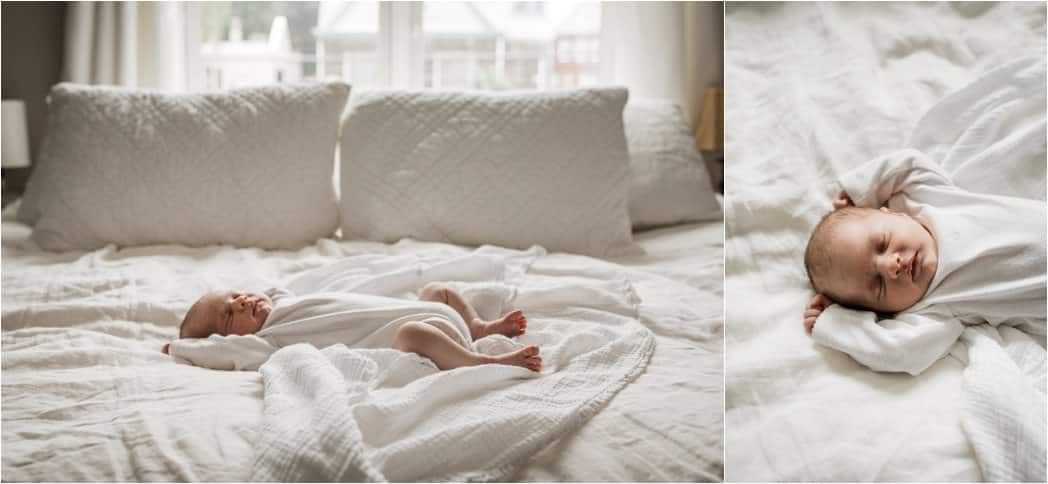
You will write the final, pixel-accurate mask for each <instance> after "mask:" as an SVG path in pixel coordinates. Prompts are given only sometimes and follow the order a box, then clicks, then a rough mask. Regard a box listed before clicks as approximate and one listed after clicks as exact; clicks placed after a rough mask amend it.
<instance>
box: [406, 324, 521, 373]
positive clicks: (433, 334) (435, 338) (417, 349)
mask: <svg viewBox="0 0 1048 484" xmlns="http://www.w3.org/2000/svg"><path fill="white" fill-rule="evenodd" d="M393 348H394V349H398V350H400V351H406V352H410V353H416V354H418V355H421V356H424V357H426V358H429V359H431V360H433V363H435V364H436V365H437V368H440V369H441V370H450V369H453V368H459V367H462V366H475V365H484V364H488V363H498V364H503V365H515V366H520V367H524V368H527V369H529V370H532V371H539V370H541V369H542V357H540V356H539V348H538V346H528V347H525V348H521V349H519V350H517V351H513V352H510V353H506V354H502V355H498V356H488V355H483V354H480V353H476V352H473V351H470V350H468V349H466V348H463V347H462V345H460V344H458V343H456V342H455V340H453V339H451V337H450V336H448V335H447V334H445V333H444V332H443V331H441V330H439V329H437V328H435V327H433V326H432V325H429V324H426V323H423V322H420V321H410V322H407V323H404V325H403V326H401V327H400V328H399V329H397V334H396V336H395V337H394V338H393Z"/></svg>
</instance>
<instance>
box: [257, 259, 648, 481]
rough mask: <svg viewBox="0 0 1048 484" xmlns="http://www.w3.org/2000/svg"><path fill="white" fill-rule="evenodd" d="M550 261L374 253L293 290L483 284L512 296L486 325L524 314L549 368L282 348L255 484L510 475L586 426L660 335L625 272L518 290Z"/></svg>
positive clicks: (269, 383)
mask: <svg viewBox="0 0 1048 484" xmlns="http://www.w3.org/2000/svg"><path fill="white" fill-rule="evenodd" d="M541 253H543V251H541V249H532V250H531V251H525V252H520V251H512V250H506V249H498V248H494V247H484V248H481V249H478V250H477V251H475V252H473V253H471V254H469V255H466V256H449V257H444V258H442V257H441V256H439V255H433V256H432V257H431V258H430V259H428V260H425V261H420V260H419V259H418V258H415V257H407V258H404V257H395V256H381V255H379V256H369V258H368V259H367V260H363V263H361V264H352V263H341V264H335V265H332V266H329V267H326V268H324V269H320V270H316V271H310V273H309V274H308V275H303V276H300V277H299V278H297V279H296V280H294V281H292V282H291V283H290V284H291V285H293V286H294V287H295V288H296V289H297V290H298V291H306V290H309V289H310V288H315V287H322V288H326V289H327V290H332V289H337V290H340V291H341V290H350V291H362V292H366V293H369V294H374V295H381V296H397V295H399V294H401V293H402V292H411V291H417V290H418V289H419V288H420V287H422V286H423V285H425V284H426V283H427V282H430V281H431V280H448V279H451V280H455V281H458V282H456V283H455V284H456V286H457V288H458V289H461V290H462V292H463V294H464V295H465V296H466V297H467V299H470V298H471V297H474V296H476V297H480V298H481V299H482V298H484V297H485V295H490V294H492V293H491V291H489V290H487V289H486V288H489V287H491V286H492V285H494V284H499V285H500V287H503V288H506V287H509V288H511V289H510V294H509V298H507V299H505V300H499V299H501V297H500V296H499V297H494V296H493V297H492V298H491V299H492V302H497V304H486V303H484V302H482V301H478V300H476V299H471V302H474V303H475V304H477V305H478V311H479V312H481V316H482V317H488V315H485V314H484V312H485V311H486V312H489V313H490V312H500V311H504V310H505V309H507V308H508V306H507V304H510V303H512V305H513V306H514V307H519V308H521V309H523V310H524V311H525V313H526V314H528V318H529V326H528V331H527V333H526V334H525V335H523V336H520V337H518V338H516V340H517V341H516V343H517V344H526V345H532V344H533V345H538V346H539V347H540V348H541V351H542V357H543V362H544V369H543V371H542V372H541V373H535V372H532V371H530V370H527V369H524V368H521V367H516V366H507V365H481V366H474V367H464V368H458V369H455V370H450V371H438V370H437V369H436V368H435V367H434V366H433V365H432V364H431V363H430V362H429V361H428V360H426V359H424V358H421V357H419V356H417V355H415V354H412V353H403V352H399V351H395V350H392V349H349V348H347V347H346V346H344V345H334V346H329V347H327V348H324V349H322V350H320V349H317V348H315V347H314V346H310V345H303V344H297V345H291V346H287V347H284V348H281V349H280V350H279V351H277V352H276V353H274V354H273V355H272V356H271V357H270V359H269V361H267V362H266V364H265V365H263V366H262V368H261V369H260V372H261V373H262V375H263V381H264V407H265V408H264V416H263V423H262V427H261V430H260V434H259V439H258V441H257V444H256V452H255V465H254V473H253V475H252V477H251V479H252V480H254V481H281V482H289V481H331V480H339V481H401V482H404V481H417V480H431V481H445V480H449V481H476V480H482V481H490V480H498V479H505V478H507V477H508V476H510V475H511V473H512V472H513V471H514V470H516V469H517V467H518V466H519V465H520V464H522V463H523V462H524V461H525V459H526V458H527V457H529V456H531V455H532V454H534V453H535V452H537V451H538V450H540V449H542V448H543V447H545V446H546V445H548V444H549V443H550V442H552V441H553V440H555V439H556V438H558V437H559V436H561V435H563V434H564V433H565V432H568V431H570V430H573V429H575V428H578V427H579V426H580V425H581V424H582V423H583V422H585V421H586V420H587V419H588V418H589V417H591V416H592V415H593V414H595V413H596V412H597V411H598V410H599V409H600V408H601V407H602V406H603V405H604V404H605V403H606V402H607V401H608V400H609V399H610V398H611V397H612V396H613V395H614V394H615V393H616V392H617V391H618V390H619V389H621V388H622V387H623V386H625V385H626V384H627V383H629V382H630V381H631V380H632V379H633V378H635V377H636V376H637V375H638V374H640V372H641V371H643V369H644V367H645V365H646V364H647V362H648V360H649V358H650V356H651V353H652V352H653V350H654V345H655V342H654V337H653V335H652V334H651V332H650V331H649V330H648V329H647V328H645V327H644V326H643V325H641V324H640V322H639V321H638V320H637V306H638V304H639V302H640V301H639V298H637V296H636V295H635V294H634V292H633V290H632V287H631V285H630V282H629V279H628V278H627V277H625V276H624V275H619V274H609V273H607V271H604V270H597V269H594V270H593V271H590V272H588V273H587V272H582V273H580V274H578V276H577V277H573V278H572V279H571V280H570V281H567V282H565V281H563V280H559V281H557V282H554V281H553V280H551V281H549V283H545V282H543V279H542V278H538V279H539V280H538V281H537V282H532V283H529V284H528V285H527V286H521V285H520V284H519V282H520V280H521V279H522V276H523V275H524V274H525V272H526V271H527V269H528V267H529V265H530V263H531V261H532V260H533V259H534V257H535V256H537V255H540V254H541ZM565 257H566V258H567V259H565V260H569V259H570V258H572V257H577V256H565ZM482 309H483V310H482ZM487 339H488V338H483V339H482V340H481V341H484V340H487ZM503 339H505V338H503ZM481 341H478V342H477V345H478V347H479V346H484V348H478V349H481V350H485V349H487V350H489V351H494V350H496V349H498V348H502V347H504V345H512V344H514V342H512V341H510V340H508V339H505V341H501V340H499V341H494V340H493V341H490V342H486V343H485V344H484V345H481ZM489 347H490V348H489Z"/></svg>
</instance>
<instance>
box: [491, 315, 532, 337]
mask: <svg viewBox="0 0 1048 484" xmlns="http://www.w3.org/2000/svg"><path fill="white" fill-rule="evenodd" d="M527 329H528V317H527V316H525V315H524V311H521V310H519V309H514V310H513V311H510V312H508V313H506V314H505V315H504V316H502V317H501V318H498V319H496V320H494V321H488V323H487V324H485V326H484V334H501V335H503V336H507V337H510V338H512V337H514V336H520V335H522V334H524V331H525V330H527Z"/></svg>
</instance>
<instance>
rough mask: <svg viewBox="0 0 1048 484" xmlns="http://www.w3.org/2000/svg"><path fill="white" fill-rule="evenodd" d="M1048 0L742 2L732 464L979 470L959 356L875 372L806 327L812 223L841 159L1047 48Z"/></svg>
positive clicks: (732, 86) (745, 472)
mask: <svg viewBox="0 0 1048 484" xmlns="http://www.w3.org/2000/svg"><path fill="white" fill-rule="evenodd" d="M1044 45H1045V9H1044V4H1043V3H1036V4H1000V5H993V4H960V3H956V4H928V3H925V4H910V3H892V4H887V3H818V4H815V3H798V4H787V5H738V4H729V5H728V6H727V10H726V17H725V46H726V52H725V83H726V85H727V86H729V89H728V98H727V99H726V100H725V106H726V113H725V122H726V125H727V126H729V129H728V130H727V132H726V139H725V141H726V146H727V151H726V155H725V159H726V160H727V161H726V164H727V168H726V170H725V172H726V173H725V174H726V180H725V187H726V189H727V193H728V197H727V202H726V204H725V220H727V225H726V239H725V258H726V259H725V269H726V274H727V277H726V279H725V304H726V307H727V313H726V320H727V321H728V327H727V333H726V337H725V340H726V341H725V345H726V368H725V372H726V375H725V380H726V388H725V406H726V409H725V425H726V428H727V429H728V431H727V434H726V442H725V466H726V469H727V470H726V475H725V479H726V480H728V481H845V482H846V481H913V480H922V481H977V480H980V479H981V477H982V476H981V474H980V471H979V468H978V465H977V463H976V461H975V459H974V454H973V451H972V448H971V446H970V444H969V442H968V440H967V439H966V437H965V434H964V432H963V431H962V428H961V424H960V420H959V419H960V417H959V413H960V408H959V407H960V399H961V373H962V372H961V370H962V364H961V363H960V362H959V361H957V360H955V359H953V358H947V359H943V360H940V361H939V362H938V363H936V364H935V365H934V366H933V367H932V368H931V369H930V370H929V371H927V372H925V373H923V374H921V375H920V376H919V377H910V376H908V375H892V374H882V373H874V372H872V371H870V370H868V369H865V368H864V367H862V366H861V365H859V364H858V363H856V362H855V361H853V360H851V359H850V358H849V357H848V356H847V355H844V354H842V353H838V352H835V351H833V350H829V349H826V348H821V347H818V346H816V345H815V344H814V343H813V342H812V341H811V339H810V338H808V337H807V336H806V335H805V333H804V329H803V318H802V312H803V309H804V305H805V303H806V301H807V299H808V298H809V297H810V296H811V294H812V292H811V289H810V286H809V284H808V281H807V277H806V274H805V270H804V266H803V260H802V257H803V250H804V247H805V245H806V243H807V238H808V235H809V233H810V230H811V228H812V227H813V226H814V224H815V223H816V222H817V221H818V220H819V218H820V217H821V216H822V215H823V214H825V213H826V212H828V211H829V210H830V199H831V196H832V195H833V194H832V193H830V190H829V183H830V182H831V181H832V180H833V179H834V178H835V177H836V176H837V175H839V174H841V173H842V172H843V171H845V170H847V169H849V168H851V167H854V166H856V165H858V164H860V163H862V162H865V161H867V160H869V159H871V158H873V157H874V156H877V155H881V154H885V153H887V152H890V151H893V150H895V149H898V148H902V147H904V146H905V143H906V140H907V138H908V137H909V135H910V133H911V132H912V130H913V128H914V126H915V125H916V124H917V122H918V120H919V119H920V117H921V116H922V115H923V114H924V113H925V112H926V111H927V110H928V109H929V108H930V107H931V106H932V105H934V104H935V103H936V102H937V101H938V100H940V99H942V98H943V97H944V96H945V95H947V94H948V93H950V92H951V91H953V90H956V89H959V88H961V87H963V86H964V85H965V84H967V83H968V82H971V81H973V80H975V79H977V78H978V77H979V75H980V74H981V73H982V72H985V71H986V70H987V69H989V68H992V67H994V66H997V65H1000V64H1002V63H1003V62H1004V61H1007V60H1011V59H1012V58H1014V57H1015V55H1016V53H1018V52H1031V51H1034V49H1037V48H1040V49H1043V48H1044Z"/></svg>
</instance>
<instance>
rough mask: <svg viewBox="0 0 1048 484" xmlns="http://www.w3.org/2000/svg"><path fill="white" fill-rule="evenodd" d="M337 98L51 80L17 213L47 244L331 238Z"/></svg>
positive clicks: (339, 89) (272, 243) (332, 90)
mask: <svg viewBox="0 0 1048 484" xmlns="http://www.w3.org/2000/svg"><path fill="white" fill-rule="evenodd" d="M348 96H349V86H348V85H346V84H343V83H337V82H336V83H324V84H307V85H274V86H267V87H254V88H246V89H238V90H230V91H225V92H215V93H201V94H167V93H159V92H152V91H145V90H135V89H125V88H115V87H100V86H82V85H75V84H59V85H57V86H55V87H54V88H53V89H52V90H51V94H50V96H49V101H48V102H49V116H48V131H47V134H46V136H45V139H44V142H43V145H42V147H41V151H40V157H39V165H38V167H37V169H36V171H35V172H34V173H33V175H32V177H31V178H30V180H29V184H28V186H27V190H26V195H25V200H24V204H23V205H22V207H21V209H20V212H19V218H20V219H21V220H23V221H25V222H27V223H34V222H35V223H36V225H35V227H34V230H33V239H34V240H36V242H37V243H38V244H39V245H40V246H41V247H43V248H45V249H50V250H74V249H96V248H99V247H103V246H105V245H106V244H109V243H115V244H117V245H121V246H131V245H145V244H182V245H188V246H204V245H212V244H229V245H235V246H251V247H260V248H267V249H269V248H294V247H300V246H302V245H304V244H309V243H312V242H314V241H316V240H317V239H318V238H322V237H329V236H332V235H333V234H334V231H335V229H336V228H337V226H338V204H337V202H336V199H335V187H334V183H333V182H332V172H333V169H334V159H335V156H334V154H335V147H336V145H337V142H338V129H339V117H340V115H341V113H342V110H343V108H344V107H345V104H346V98H347V97H348Z"/></svg>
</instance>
